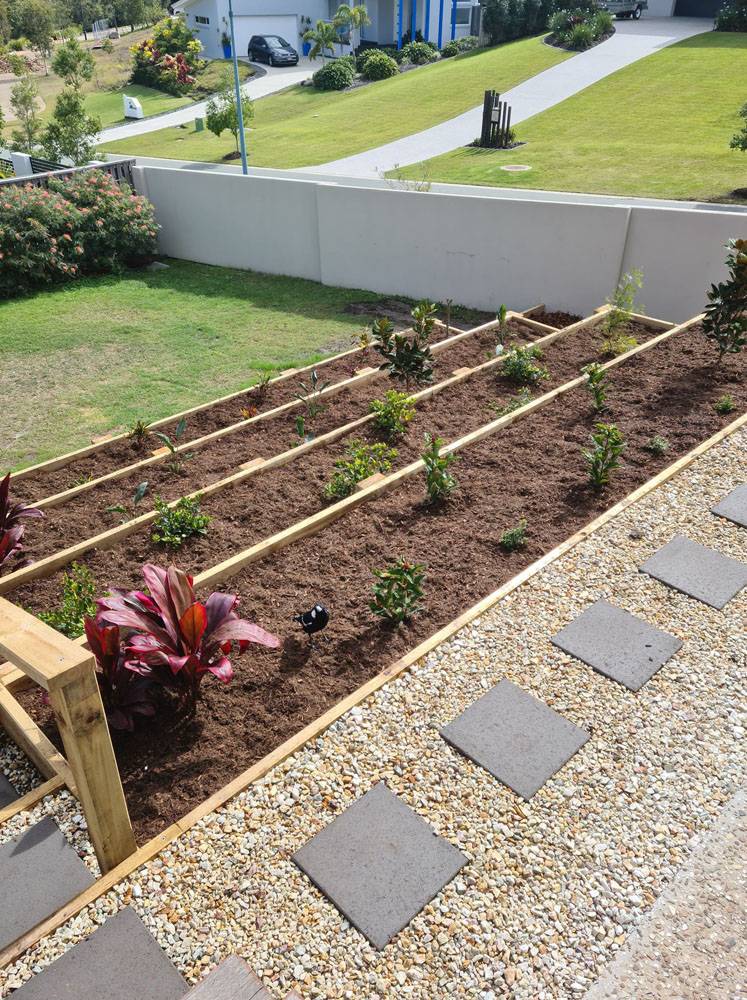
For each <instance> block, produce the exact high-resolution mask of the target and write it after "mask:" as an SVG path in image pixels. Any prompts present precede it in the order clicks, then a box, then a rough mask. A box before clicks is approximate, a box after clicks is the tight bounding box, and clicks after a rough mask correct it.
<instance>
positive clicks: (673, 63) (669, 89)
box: [403, 32, 747, 201]
mask: <svg viewBox="0 0 747 1000" xmlns="http://www.w3.org/2000/svg"><path fill="white" fill-rule="evenodd" d="M740 80H741V81H743V82H744V81H745V80H747V34H737V33H721V32H708V33H707V34H703V35H696V36H695V37H694V38H690V39H687V40H686V41H683V42H679V43H678V44H677V45H672V46H670V47H669V48H666V49H663V50H662V51H660V52H657V53H656V54H654V55H652V56H648V57H647V58H646V59H643V60H641V61H640V62H637V63H634V64H633V65H632V66H628V67H627V68H626V69H623V70H620V71H618V72H617V73H614V74H612V75H611V76H609V77H607V78H606V79H604V80H601V81H600V82H599V83H597V84H595V85H594V86H592V87H589V88H588V89H587V90H584V91H582V92H581V93H579V94H577V95H576V96H575V97H571V98H570V99H569V100H567V101H564V102H563V103H562V104H559V105H557V106H556V107H555V108H551V109H550V110H549V111H545V112H543V113H542V114H539V115H536V116H535V117H534V118H531V119H528V120H527V121H526V122H524V123H522V124H520V125H518V126H517V130H518V138H519V139H520V140H523V141H525V142H526V143H527V145H526V146H522V147H520V148H518V149H513V150H507V151H500V150H496V151H489V150H482V149H475V148H462V149H458V150H455V151H454V152H452V153H447V154H445V155H444V156H439V157H436V158H434V159H432V160H429V161H428V166H427V171H428V176H429V178H430V179H431V180H433V181H446V182H450V183H455V184H456V183H459V184H487V185H496V186H499V187H516V188H539V189H544V190H555V191H585V192H596V193H600V194H624V195H638V196H642V197H655V198H681V199H692V200H716V201H722V200H728V201H733V200H736V199H735V198H733V197H732V196H731V192H732V191H733V190H734V189H735V188H739V187H745V186H747V155H745V154H744V153H739V152H736V151H735V150H731V149H729V140H730V138H731V136H732V135H733V134H734V132H735V131H736V130H737V126H738V124H739V121H740V119H739V118H738V115H737V112H738V110H739V108H740V106H741V105H742V104H743V103H744V101H745V100H746V99H747V90H745V89H744V87H742V88H740V87H739V86H737V84H738V81H740ZM503 163H522V164H528V165H529V166H530V167H531V168H532V169H531V170H530V171H526V172H524V173H518V174H511V173H507V172H506V171H503V170H500V169H499V167H500V165H501V164H503ZM424 169H425V168H424V166H423V164H422V163H420V164H415V165H413V166H412V167H410V168H408V169H406V170H405V171H403V174H404V176H409V177H413V178H418V177H421V176H422V175H423V171H424Z"/></svg>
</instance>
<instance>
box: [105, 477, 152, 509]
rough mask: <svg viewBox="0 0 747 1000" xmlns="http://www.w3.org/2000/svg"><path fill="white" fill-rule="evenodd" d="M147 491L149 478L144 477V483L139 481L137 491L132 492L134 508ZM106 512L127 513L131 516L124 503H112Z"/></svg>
mask: <svg viewBox="0 0 747 1000" xmlns="http://www.w3.org/2000/svg"><path fill="white" fill-rule="evenodd" d="M147 492H148V480H147V479H144V480H143V482H142V483H138V486H137V488H136V489H135V492H134V493H133V494H132V506H133V509H134V508H135V507H137V505H138V504H139V503H140V502H141V500H142V499H143V497H144V496H145V494H146V493H147ZM106 512H107V514H127V515H128V516H129V511H128V509H127V506H126V505H125V504H123V503H117V504H112V505H111V507H107V508H106Z"/></svg>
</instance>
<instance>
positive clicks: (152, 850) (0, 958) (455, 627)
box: [0, 317, 747, 969]
mask: <svg viewBox="0 0 747 1000" xmlns="http://www.w3.org/2000/svg"><path fill="white" fill-rule="evenodd" d="M699 319H700V317H697V320H699ZM689 322H690V323H692V322H695V321H693V320H691V321H689ZM683 325H684V324H683ZM745 426H747V413H743V414H742V415H741V416H739V417H737V418H736V419H735V420H733V421H732V422H731V423H730V424H728V425H727V426H726V427H722V428H721V430H719V431H717V433H716V434H714V435H712V436H711V437H709V438H707V439H706V440H705V441H702V442H701V443H700V444H699V445H697V447H695V448H693V449H692V450H691V451H689V452H687V454H685V455H682V456H681V457H680V458H679V459H677V461H675V462H673V463H672V464H671V465H669V466H667V467H666V468H665V469H662V470H661V471H660V472H659V473H657V474H656V475H655V476H653V477H652V478H651V479H649V480H648V481H647V482H645V483H642V484H641V486H639V487H638V488H637V489H635V490H633V491H632V492H631V493H629V494H628V495H627V496H626V497H623V499H622V500H620V501H618V503H616V504H615V505H614V506H612V507H610V508H609V509H608V510H606V511H604V512H603V513H602V514H600V515H599V516H598V517H596V518H595V519H594V520H593V521H591V522H589V524H587V525H586V526H584V527H583V528H581V529H579V530H578V531H576V532H575V533H574V534H573V535H571V536H570V537H569V538H567V539H566V540H565V541H563V542H561V543H560V544H559V545H557V546H556V547H555V548H554V549H552V550H551V551H550V552H547V553H545V555H544V556H542V557H541V558H540V559H538V560H536V561H535V562H533V563H532V564H531V565H529V566H527V567H526V568H525V569H524V570H522V571H521V572H520V573H518V574H517V575H516V576H514V577H512V578H511V579H510V580H508V581H507V582H506V583H504V584H503V585H502V586H500V587H499V588H498V589H497V590H495V591H493V592H492V593H491V594H488V595H487V596H486V597H484V598H482V599H481V600H480V601H478V602H477V603H476V604H474V605H473V606H472V607H471V608H469V609H467V610H466V611H464V612H462V614H461V615H459V616H458V617H457V618H455V619H453V620H452V621H451V622H449V623H448V624H447V625H445V626H443V627H442V628H441V629H439V630H438V631H437V632H435V633H433V635H431V636H430V637H429V638H427V639H425V640H423V642H421V643H419V644H418V645H417V646H415V647H414V648H413V649H411V650H410V651H409V652H408V653H406V654H405V655H404V656H402V657H400V658H399V659H398V660H396V661H395V662H394V663H392V664H391V665H390V666H388V667H386V668H385V669H384V670H382V671H381V672H380V673H378V674H377V675H376V676H375V677H373V678H371V679H370V680H368V681H367V682H366V683H365V684H363V685H361V687H359V688H357V689H356V690H355V691H354V692H353V693H352V694H350V695H348V696H347V697H346V698H343V699H342V700H341V701H339V702H338V703H337V704H336V705H334V706H333V707H332V708H331V709H328V710H327V712H325V713H323V714H322V715H321V716H319V718H318V719H315V720H314V721H313V722H310V723H309V724H308V725H307V726H305V727H304V728H303V729H301V730H300V731H299V732H298V733H296V734H295V735H294V736H293V737H291V738H290V739H289V740H286V742H285V743H283V744H281V745H280V746H279V747H276V748H275V750H273V751H271V752H270V753H269V754H267V755H266V756H265V757H263V758H262V759H261V760H260V761H257V762H256V763H255V764H253V765H252V766H251V767H250V768H247V770H245V771H244V772H242V773H241V774H240V775H237V777H236V778H234V779H233V780H232V781H230V782H229V783H228V784H227V785H224V787H223V788H221V789H219V790H218V791H217V792H215V793H214V794H213V795H211V796H210V797H209V798H207V799H205V800H204V801H203V802H201V803H200V804H199V805H198V806H196V807H195V808H194V809H192V810H191V811H190V812H189V813H187V814H186V815H185V816H183V817H182V818H181V819H179V820H177V821H176V822H175V823H172V824H171V825H170V826H168V827H167V828H166V829H165V830H163V831H162V832H161V833H159V834H157V835H156V836H155V837H153V838H151V840H149V841H148V842H147V843H146V844H144V845H143V846H142V847H140V848H138V849H137V850H136V851H135V852H134V853H133V854H132V855H131V856H129V857H128V858H126V859H125V860H124V861H123V862H121V863H120V864H119V865H117V866H116V867H115V868H113V869H111V870H110V871H108V872H107V873H106V874H105V875H103V876H102V877H101V878H100V879H98V881H96V882H95V883H94V884H93V885H92V886H91V887H90V888H88V889H86V890H85V891H84V892H82V893H80V894H79V895H78V896H76V897H75V899H73V900H71V901H70V902H69V903H67V904H66V905H65V906H63V907H61V908H60V909H59V910H58V911H57V912H56V913H54V914H52V915H51V916H50V917H47V918H46V919H45V920H43V921H41V922H40V923H39V924H37V925H36V927H34V928H32V929H31V930H30V931H28V932H27V933H26V934H24V935H22V936H21V937H19V938H18V939H17V940H16V941H14V942H13V943H11V944H10V945H8V946H7V947H6V948H4V949H3V950H2V951H0V969H3V968H5V967H6V966H7V965H9V964H10V963H11V962H14V961H16V960H17V959H18V958H19V957H20V956H21V955H22V954H23V953H24V952H25V951H26V950H27V949H29V948H31V947H33V946H34V945H35V944H36V943H37V942H38V941H40V940H41V939H42V938H44V937H46V936H48V935H49V934H52V933H53V932H54V931H55V930H57V929H58V928H59V927H60V926H61V925H62V924H64V923H65V922H67V921H68V920H70V919H72V918H73V917H74V916H76V915H77V914H78V913H79V912H80V911H81V910H82V909H83V908H84V907H85V906H87V905H89V904H90V903H92V902H94V901H95V900H96V899H98V898H99V897H101V896H103V895H104V894H105V893H107V892H108V891H109V890H110V889H112V888H113V887H114V886H115V885H117V883H118V882H121V881H122V880H123V879H125V878H127V877H129V876H130V875H131V874H132V873H133V872H135V871H136V870H137V869H138V868H139V867H140V866H141V865H143V864H145V863H146V862H148V861H150V860H151V859H152V858H153V857H155V855H156V854H158V853H159V852H160V851H162V850H164V849H165V848H166V847H168V846H169V845H170V844H172V843H173V842H174V841H175V840H177V839H178V838H179V837H180V836H182V834H184V833H186V832H187V831H188V830H190V829H191V828H192V827H193V826H195V824H197V823H198V822H199V821H200V820H201V819H204V818H205V817H206V816H207V815H209V813H211V812H213V811H214V810H215V809H218V808H220V807H221V806H223V805H225V804H226V802H228V801H229V800H230V799H232V798H234V797H235V796H236V795H238V794H240V793H241V792H243V791H245V790H246V789H247V788H248V787H249V786H250V785H252V784H254V783H256V782H257V781H259V780H261V779H262V778H263V777H264V776H265V775H266V774H267V773H268V772H269V771H270V770H271V769H272V768H273V767H276V766H278V765H279V764H282V763H283V761H285V760H286V759H287V758H288V757H290V756H291V755H292V754H294V753H296V752H297V751H298V750H301V749H302V748H303V747H304V746H306V745H307V744H308V743H310V742H311V741H312V740H314V739H317V738H318V737H319V736H320V735H321V734H322V733H323V732H324V731H325V730H326V729H328V728H329V726H331V725H332V724H333V723H334V722H336V721H337V720H338V719H340V718H341V717H342V716H343V715H344V714H345V713H346V712H348V711H349V710H350V709H351V708H354V707H355V706H357V705H359V704H360V703H361V702H362V701H364V700H365V699H366V698H368V697H369V696H370V695H372V694H374V693H375V692H376V691H378V690H379V689H380V688H381V687H383V686H384V685H385V684H387V683H388V682H389V681H391V680H394V679H396V678H397V677H398V676H400V675H401V674H402V673H404V672H405V671H406V670H408V669H410V668H411V667H412V666H413V665H414V664H415V663H416V662H417V661H418V660H421V659H422V658H423V657H424V656H426V655H427V654H428V653H430V652H431V651H432V650H433V649H435V648H436V647H437V646H439V645H440V644H441V643H443V642H445V641H446V640H447V639H449V638H450V637H451V636H452V635H454V633H455V632H457V631H459V630H460V629H461V628H463V627H464V626H465V625H468V624H470V623H471V622H473V621H474V620H475V619H476V618H478V617H479V616H480V615H482V614H484V613H485V612H486V611H488V610H489V609H490V608H492V607H493V606H494V605H496V604H497V603H498V602H499V601H501V600H502V599H503V598H504V597H506V596H507V595H508V594H510V593H512V592H513V591H514V590H517V589H518V588H519V587H520V586H522V585H523V584H524V583H526V582H527V581H529V580H530V579H531V578H532V577H534V576H536V575H537V574H538V573H540V572H541V571H542V570H544V569H546V568H547V566H549V565H550V564H551V563H553V562H555V561H556V560H557V559H559V558H561V557H562V556H564V555H565V554H566V553H567V552H569V551H570V550H571V549H572V548H574V547H575V546H576V545H577V544H578V543H579V542H582V541H584V540H585V539H586V538H588V537H589V536H590V535H592V534H593V533H594V532H596V531H598V530H599V528H601V527H602V526H603V525H605V524H607V523H608V522H609V521H611V520H613V519H614V518H616V517H617V516H618V515H619V514H621V513H622V512H623V511H625V510H626V509H627V508H628V507H630V506H631V505H632V504H634V503H636V502H637V501H638V500H640V499H641V498H642V497H644V496H646V495H647V494H648V493H651V492H652V491H653V490H654V489H656V488H657V487H659V486H661V485H662V484H663V483H665V482H667V481H668V480H669V479H671V478H672V477H673V476H675V475H676V474H677V473H679V472H681V471H682V470H683V469H685V468H687V466H689V465H690V464H692V462H694V461H695V460H696V459H697V458H699V457H700V456H701V455H703V454H705V453H706V452H707V451H709V450H710V449H711V448H713V447H715V446H716V445H717V444H719V443H720V442H721V441H723V440H725V439H726V438H727V437H729V436H731V435H732V434H734V433H736V432H737V431H739V430H741V429H742V428H743V427H745Z"/></svg>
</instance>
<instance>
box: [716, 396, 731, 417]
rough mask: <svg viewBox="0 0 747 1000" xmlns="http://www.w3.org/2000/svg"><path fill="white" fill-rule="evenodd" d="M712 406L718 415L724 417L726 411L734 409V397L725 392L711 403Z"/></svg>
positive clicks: (729, 411)
mask: <svg viewBox="0 0 747 1000" xmlns="http://www.w3.org/2000/svg"><path fill="white" fill-rule="evenodd" d="M713 408H714V410H715V411H716V413H718V415H719V416H720V417H725V416H726V415H727V413H732V412H733V411H734V410H736V408H737V404H736V403H735V402H734V397H733V396H732V395H731V393H729V392H725V393H724V395H723V396H719V398H718V399H717V400H716V402H715V403H714V404H713Z"/></svg>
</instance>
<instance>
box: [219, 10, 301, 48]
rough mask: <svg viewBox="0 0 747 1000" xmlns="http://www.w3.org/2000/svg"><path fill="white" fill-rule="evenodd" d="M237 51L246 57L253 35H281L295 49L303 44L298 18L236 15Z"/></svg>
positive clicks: (281, 15)
mask: <svg viewBox="0 0 747 1000" xmlns="http://www.w3.org/2000/svg"><path fill="white" fill-rule="evenodd" d="M233 24H234V31H235V32H236V49H237V51H238V53H239V55H242V56H245V55H246V50H247V46H248V45H249V39H250V38H251V37H252V35H280V37H281V38H284V39H285V40H286V42H290V43H291V45H292V46H293V48H294V49H297V48H299V46H300V44H301V42H300V39H299V37H298V18H297V17H296V15H295V14H245V15H243V16H242V15H241V14H234V22H233Z"/></svg>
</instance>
